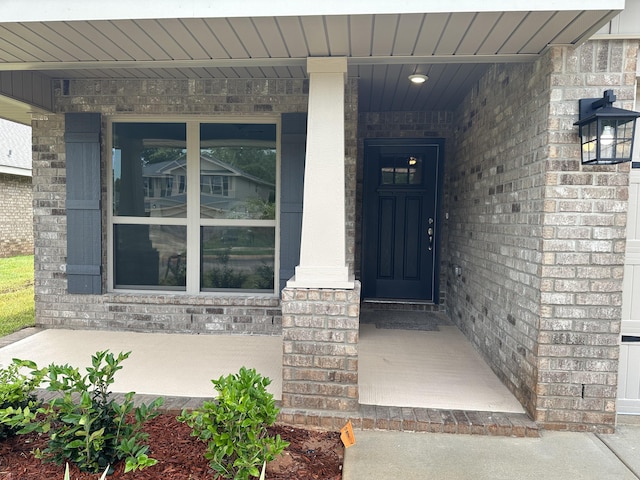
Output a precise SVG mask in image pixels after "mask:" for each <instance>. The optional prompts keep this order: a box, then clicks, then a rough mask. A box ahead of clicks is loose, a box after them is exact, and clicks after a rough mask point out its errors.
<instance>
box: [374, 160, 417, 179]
mask: <svg viewBox="0 0 640 480" xmlns="http://www.w3.org/2000/svg"><path fill="white" fill-rule="evenodd" d="M380 183H381V184H382V185H421V184H422V157H421V156H418V155H397V156H389V155H388V156H383V157H382V159H381V167H380Z"/></svg>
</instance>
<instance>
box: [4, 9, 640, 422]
mask: <svg viewBox="0 0 640 480" xmlns="http://www.w3.org/2000/svg"><path fill="white" fill-rule="evenodd" d="M32 3H33V4H34V6H33V8H29V9H25V8H24V6H23V2H20V1H18V0H8V1H5V2H4V4H3V12H2V20H1V21H0V29H1V31H2V34H1V35H0V116H4V117H7V118H11V119H13V120H16V121H20V122H23V123H28V122H31V124H32V127H33V143H34V149H33V150H34V170H33V182H34V195H35V197H34V207H35V225H36V230H35V238H36V240H35V241H36V252H37V254H36V259H35V263H36V312H37V323H38V324H40V325H43V326H52V327H60V326H68V327H72V328H105V329H106V328H118V329H130V330H145V329H146V330H162V331H180V332H198V333H201V332H211V333H221V332H222V333H262V334H264V333H266V334H273V335H282V337H283V341H284V352H283V390H282V406H283V409H284V410H285V411H287V412H295V413H297V414H299V415H308V416H313V415H316V414H317V413H318V412H319V411H324V412H334V411H336V410H337V411H339V412H341V414H343V415H345V416H348V412H353V411H356V410H357V409H358V408H359V403H358V327H359V312H360V307H361V301H363V302H365V303H369V302H376V304H381V303H382V304H384V303H390V304H394V303H399V302H401V303H403V304H405V305H406V304H409V306H410V307H411V308H415V309H424V310H437V311H442V312H446V313H447V314H448V315H449V317H450V318H451V320H452V321H454V322H455V323H456V324H457V325H458V326H459V327H460V329H461V330H462V331H463V332H464V333H465V335H466V336H467V337H468V338H469V340H470V341H471V342H472V343H473V344H474V345H475V346H476V348H477V349H478V350H479V351H481V352H482V354H483V355H484V357H485V359H486V360H487V362H488V363H489V364H490V365H491V367H492V369H493V370H494V371H495V372H496V373H497V375H498V376H499V377H500V378H501V380H502V381H503V382H504V384H505V385H506V386H507V387H508V388H509V389H510V390H511V391H512V392H513V394H514V395H515V396H516V397H517V398H518V399H519V401H520V402H521V403H522V405H523V406H524V407H525V409H526V410H527V412H528V413H529V414H530V415H531V417H532V418H533V419H534V420H535V421H537V422H538V423H539V424H541V425H542V426H544V427H546V428H555V429H570V430H589V431H600V432H608V431H612V429H613V427H614V425H615V422H616V400H617V385H618V378H619V363H620V362H619V355H620V351H621V349H620V337H621V336H620V333H621V328H623V327H624V326H625V325H628V322H627V321H633V320H629V319H628V318H625V322H627V323H624V324H623V287H624V289H626V290H625V292H626V291H631V293H629V294H625V299H626V300H625V301H632V300H633V299H637V298H638V295H639V293H638V292H639V291H640V290H638V288H640V282H634V283H633V284H632V285H630V284H628V282H627V279H626V278H624V277H625V275H624V272H625V268H626V269H627V270H628V269H630V268H635V267H631V266H629V265H632V264H633V263H632V262H633V261H634V260H633V256H628V258H627V261H628V262H630V263H629V265H627V267H625V249H626V245H627V237H626V235H627V234H626V230H627V220H628V219H627V216H628V215H627V213H628V211H629V205H636V203H635V202H637V199H633V201H632V202H630V201H629V192H630V190H629V178H630V171H631V168H632V165H631V164H630V163H623V164H618V165H612V166H589V165H582V164H581V161H580V147H579V144H578V135H577V128H576V127H575V126H574V122H576V120H577V119H578V100H579V99H581V98H585V97H588V98H598V97H601V96H602V93H603V91H604V90H606V89H613V90H614V91H615V94H616V95H617V99H618V100H617V102H616V106H617V107H620V108H626V109H631V108H633V107H634V97H635V95H636V84H637V78H638V75H639V74H638V70H637V68H638V67H637V65H638V54H639V49H640V27H639V25H640V22H639V21H638V18H639V17H640V0H628V1H627V2H626V5H625V2H624V0H600V1H599V2H593V1H585V0H581V1H577V0H568V1H563V2H557V1H555V0H541V1H537V2H529V3H530V4H531V5H528V6H527V7H524V6H522V5H524V4H523V3H522V2H510V1H498V0H491V1H488V2H482V5H481V6H479V4H478V2H470V1H460V2H450V3H446V2H435V1H425V0H408V1H404V2H388V1H386V0H370V1H366V2H364V1H352V2H336V1H326V2H302V1H300V2H289V1H285V0H273V1H270V2H264V1H260V0H246V1H244V2H237V1H235V2H234V1H231V0H220V1H218V2H208V1H204V0H190V1H187V2H175V1H168V0H156V1H155V2H154V3H153V5H152V6H150V5H149V4H147V3H145V4H137V3H135V2H124V1H123V0H115V1H112V2H110V4H109V8H103V7H102V5H99V4H96V3H91V2H82V1H80V0H70V1H67V2H66V3H65V8H64V9H63V10H61V9H60V8H59V6H56V5H51V4H50V2H46V1H45V0H39V1H34V2H32ZM514 3H515V4H516V5H514ZM534 4H535V5H534ZM621 12H622V13H621ZM416 74H418V75H425V76H428V80H427V81H426V82H425V83H423V84H422V85H414V84H411V83H410V82H409V80H408V77H409V76H410V75H411V76H413V75H416ZM422 78H423V79H424V78H425V77H422ZM222 147H225V148H229V149H234V150H235V151H237V152H241V151H243V150H246V149H258V150H260V149H266V150H269V151H271V150H275V152H276V157H275V158H276V161H275V162H272V161H268V160H267V159H266V158H265V159H264V160H263V161H260V162H258V164H259V166H261V167H263V173H262V174H258V173H256V172H254V171H253V170H252V171H249V170H246V169H245V168H244V167H240V166H239V165H240V164H239V163H233V162H232V161H230V160H229V159H228V158H227V157H224V158H222V157H217V156H216V155H213V156H211V160H207V161H203V159H202V158H203V156H204V157H206V156H207V155H206V154H205V153H203V152H206V151H207V150H208V149H212V148H222ZM637 148H638V147H636V149H637ZM149 149H155V153H154V155H158V157H159V158H161V157H162V155H164V154H166V153H167V151H173V152H174V153H175V154H176V155H177V154H178V152H179V154H180V155H184V160H182V161H180V162H178V161H177V160H176V158H177V157H173V158H166V159H165V160H167V161H168V162H169V163H166V164H161V163H158V165H154V166H153V167H151V166H149V164H148V163H147V164H146V165H145V162H147V159H148V158H150V157H149V155H150V153H149ZM240 157H242V155H241V154H240V153H238V156H237V158H236V157H234V161H240V160H239V159H240ZM215 158H220V159H221V160H222V161H224V163H227V164H229V165H234V167H233V168H231V167H228V166H225V165H223V164H221V163H217V161H216V160H214V159H215ZM185 162H186V163H185ZM254 166H255V165H254ZM637 166H638V165H637V164H636V163H634V164H633V168H634V169H635V168H636V167H637ZM241 171H245V172H247V173H248V174H250V175H251V176H253V177H255V178H259V179H261V180H262V182H263V183H259V182H257V183H254V184H253V185H252V186H251V187H252V188H253V190H254V193H255V194H256V197H259V198H260V199H261V200H262V201H263V202H264V205H263V207H264V210H263V213H262V214H258V213H256V212H258V211H259V210H257V209H255V205H253V204H251V202H249V201H245V202H244V203H245V205H244V206H243V208H244V211H245V212H246V213H249V212H253V213H251V214H246V215H237V214H236V212H237V208H236V205H233V206H232V205H231V204H230V203H227V204H222V203H221V204H216V201H218V200H220V201H225V197H226V196H230V195H231V192H232V191H233V188H234V187H235V188H236V190H235V191H236V194H237V193H238V191H239V190H238V189H239V188H240V185H239V184H238V183H236V182H240V181H241V180H247V186H250V182H248V180H249V177H247V176H245V175H243V174H241V173H240V172H241ZM123 172H128V173H126V174H124V173H123ZM227 172H232V173H233V175H228V174H227ZM631 176H632V177H634V175H631ZM182 177H184V181H183V179H182ZM634 178H635V177H634ZM225 179H227V180H225ZM269 179H275V181H272V180H269ZM269 184H275V186H276V189H275V194H272V193H271V191H269V189H270V188H271V186H270V185H269ZM634 188H635V187H632V189H631V192H632V193H633V192H636V193H635V195H637V189H636V190H634ZM158 190H159V193H158ZM268 191H269V193H268V196H267V192H268ZM169 192H170V193H171V194H170V195H169ZM182 195H184V197H182ZM152 198H153V200H152ZM155 200H157V202H156V203H155V205H156V207H158V208H155V209H154V208H153V202H154V201H155ZM169 200H171V202H172V204H171V206H170V205H169V203H168V202H169ZM274 200H275V205H274V204H273V201H274ZM256 203H257V202H256ZM636 238H637V237H636ZM630 245H631V247H632V248H635V247H634V245H635V244H634V243H633V241H632V240H631V239H630ZM624 282H627V283H624ZM629 289H632V290H629ZM633 301H635V300H633ZM625 305H626V304H625ZM625 308H626V306H625ZM634 308H635V310H633V311H634V312H635V313H634V314H633V315H637V313H638V308H637V306H636V307H634ZM628 311H631V310H628ZM154 312H156V313H154ZM635 318H636V321H639V320H640V317H637V316H636V317H635ZM626 336H630V335H626ZM625 348H626V347H625ZM638 386H640V378H639V385H638Z"/></svg>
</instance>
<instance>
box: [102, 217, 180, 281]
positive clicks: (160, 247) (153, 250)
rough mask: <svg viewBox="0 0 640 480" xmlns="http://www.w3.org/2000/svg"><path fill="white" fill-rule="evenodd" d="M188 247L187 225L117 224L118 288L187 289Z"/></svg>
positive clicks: (116, 275) (115, 248) (115, 239)
mask: <svg viewBox="0 0 640 480" xmlns="http://www.w3.org/2000/svg"><path fill="white" fill-rule="evenodd" d="M186 249H187V229H186V227H183V226H177V225H114V250H115V259H116V261H115V266H114V267H115V268H114V273H115V285H116V288H132V287H135V288H162V289H168V290H184V289H185V286H186V254H185V252H186Z"/></svg>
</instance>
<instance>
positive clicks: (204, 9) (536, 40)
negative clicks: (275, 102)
mask: <svg viewBox="0 0 640 480" xmlns="http://www.w3.org/2000/svg"><path fill="white" fill-rule="evenodd" d="M624 7H625V1H624V0H599V1H595V0H568V1H562V2H560V1H558V0H540V1H537V2H531V1H524V0H516V1H513V0H509V1H506V0H489V1H486V2H481V4H478V2H475V1H472V0H462V1H459V2H455V3H454V4H446V3H445V2H441V1H434V0H430V1H424V0H405V1H403V2H395V3H394V2H388V1H386V0H370V1H366V2H364V1H355V2H344V1H343V0H327V1H324V2H290V1H289V0H274V1H271V2H264V1H262V0H244V1H243V2H238V1H237V0H217V1H216V2H210V1H205V0H188V1H183V2H176V1H175V0H139V1H136V2H131V1H130V0H112V1H111V2H109V6H108V8H104V5H102V4H100V3H96V2H86V1H83V0H69V1H67V2H64V4H60V3H59V2H57V3H56V2H53V3H52V2H49V1H47V0H39V1H34V2H30V8H25V7H24V2H23V1H21V0H5V1H4V2H3V6H2V10H3V12H2V20H1V21H0V73H2V72H5V74H6V73H7V72H14V73H15V72H25V73H26V72H37V73H38V75H41V76H42V77H43V78H45V79H47V80H48V81H51V80H53V79H73V78H94V79H95V78H107V79H108V78H172V79H173V78H175V79H185V78H189V79H192V78H195V79H201V78H306V77H307V72H306V69H305V65H306V59H307V58H309V57H334V56H337V57H345V58H347V61H348V75H349V76H350V77H358V78H359V79H360V92H361V94H360V98H361V104H360V108H361V110H363V111H376V110H377V111H381V110H420V109H427V108H428V109H439V110H447V109H450V108H453V106H454V105H455V103H456V101H457V100H456V99H457V98H459V95H460V94H461V93H464V92H465V91H467V90H468V88H470V86H471V85H473V84H474V83H475V81H476V80H477V78H478V77H479V76H481V75H482V74H483V73H484V71H485V69H486V68H487V66H488V65H489V64H492V63H504V62H529V61H533V60H535V59H536V58H537V57H538V56H539V55H540V54H541V53H542V52H544V51H545V50H546V49H547V48H548V47H549V46H550V45H577V44H579V43H581V42H583V41H585V40H586V39H587V38H589V37H590V36H591V35H593V34H594V33H596V32H597V31H598V29H599V28H600V27H602V26H603V25H604V24H606V22H608V21H609V20H611V19H612V18H613V17H615V16H616V15H617V14H618V13H619V12H620V11H622V10H623V9H624ZM411 73H425V74H427V75H428V76H429V77H430V82H429V84H428V85H425V86H424V87H423V88H421V89H420V90H418V89H416V88H411V86H410V85H409V84H408V82H406V81H405V80H406V78H407V76H408V75H409V74H411ZM32 88H35V87H28V88H26V89H24V90H23V91H21V92H20V93H19V94H18V95H7V94H6V93H5V92H0V95H4V96H7V97H10V98H11V99H12V101H13V102H14V103H15V102H16V101H17V102H22V104H23V108H21V109H18V111H16V110H15V104H14V105H13V107H14V108H11V109H9V102H7V101H6V99H5V97H4V96H0V117H4V118H8V119H12V120H17V121H21V122H23V123H24V119H25V118H26V117H27V114H28V111H29V109H30V106H36V107H39V108H42V107H43V105H41V104H38V102H37V101H34V99H33V98H32V97H33V91H29V89H32Z"/></svg>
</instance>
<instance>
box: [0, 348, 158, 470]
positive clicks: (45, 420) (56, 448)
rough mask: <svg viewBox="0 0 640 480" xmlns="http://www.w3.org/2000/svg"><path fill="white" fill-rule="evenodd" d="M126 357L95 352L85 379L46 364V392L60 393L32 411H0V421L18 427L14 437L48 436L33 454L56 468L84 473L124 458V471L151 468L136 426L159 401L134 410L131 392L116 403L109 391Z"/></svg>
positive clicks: (65, 367)
mask: <svg viewBox="0 0 640 480" xmlns="http://www.w3.org/2000/svg"><path fill="white" fill-rule="evenodd" d="M130 353H131V352H127V353H120V354H119V355H118V356H117V357H115V356H114V355H113V354H112V353H109V351H102V352H97V353H96V354H95V355H93V356H92V357H91V363H92V366H91V367H88V368H87V369H86V371H87V373H86V374H85V375H81V374H80V372H79V370H78V369H77V368H73V367H71V366H69V365H55V364H52V365H50V366H49V368H48V375H47V380H48V382H49V386H48V390H52V391H56V392H60V393H61V394H62V395H61V396H60V397H56V398H54V399H53V400H52V401H51V402H50V403H49V405H47V406H44V407H39V408H37V409H35V410H33V409H32V408H30V407H29V406H27V407H24V408H13V407H9V408H7V409H5V410H4V411H3V410H0V423H5V424H8V425H10V426H12V427H20V430H18V432H17V433H29V432H33V431H35V432H42V433H47V432H49V443H48V445H47V448H45V449H44V450H43V451H36V452H35V453H36V456H37V457H39V458H43V459H45V460H51V461H53V462H55V463H56V464H58V465H62V463H63V462H66V461H71V462H73V463H75V464H76V465H77V466H78V467H79V468H80V469H81V470H83V471H89V472H98V471H101V470H103V469H104V468H105V467H107V466H108V465H114V464H115V463H117V462H118V461H119V460H122V459H126V465H125V472H129V471H132V470H136V469H142V468H145V467H148V466H151V465H154V464H155V463H156V460H154V459H152V458H149V456H148V455H147V451H148V447H147V446H146V445H143V442H144V441H145V440H146V439H147V438H148V435H147V434H146V433H144V432H143V431H142V425H143V424H144V422H145V421H147V420H149V419H151V418H153V417H155V416H156V415H158V413H159V412H158V407H159V406H160V405H162V402H163V400H162V398H158V399H156V400H155V401H154V402H152V403H151V404H150V405H149V406H147V405H145V404H142V405H140V406H139V407H136V408H134V404H133V396H134V392H129V393H127V394H126V395H125V397H124V402H123V403H122V404H120V403H118V402H116V401H115V400H113V399H112V398H111V393H110V392H109V386H110V385H111V384H113V382H114V375H115V373H116V372H117V371H118V370H120V369H122V366H121V365H120V364H121V362H122V361H124V360H125V359H126V358H128V357H129V354H130Z"/></svg>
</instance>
